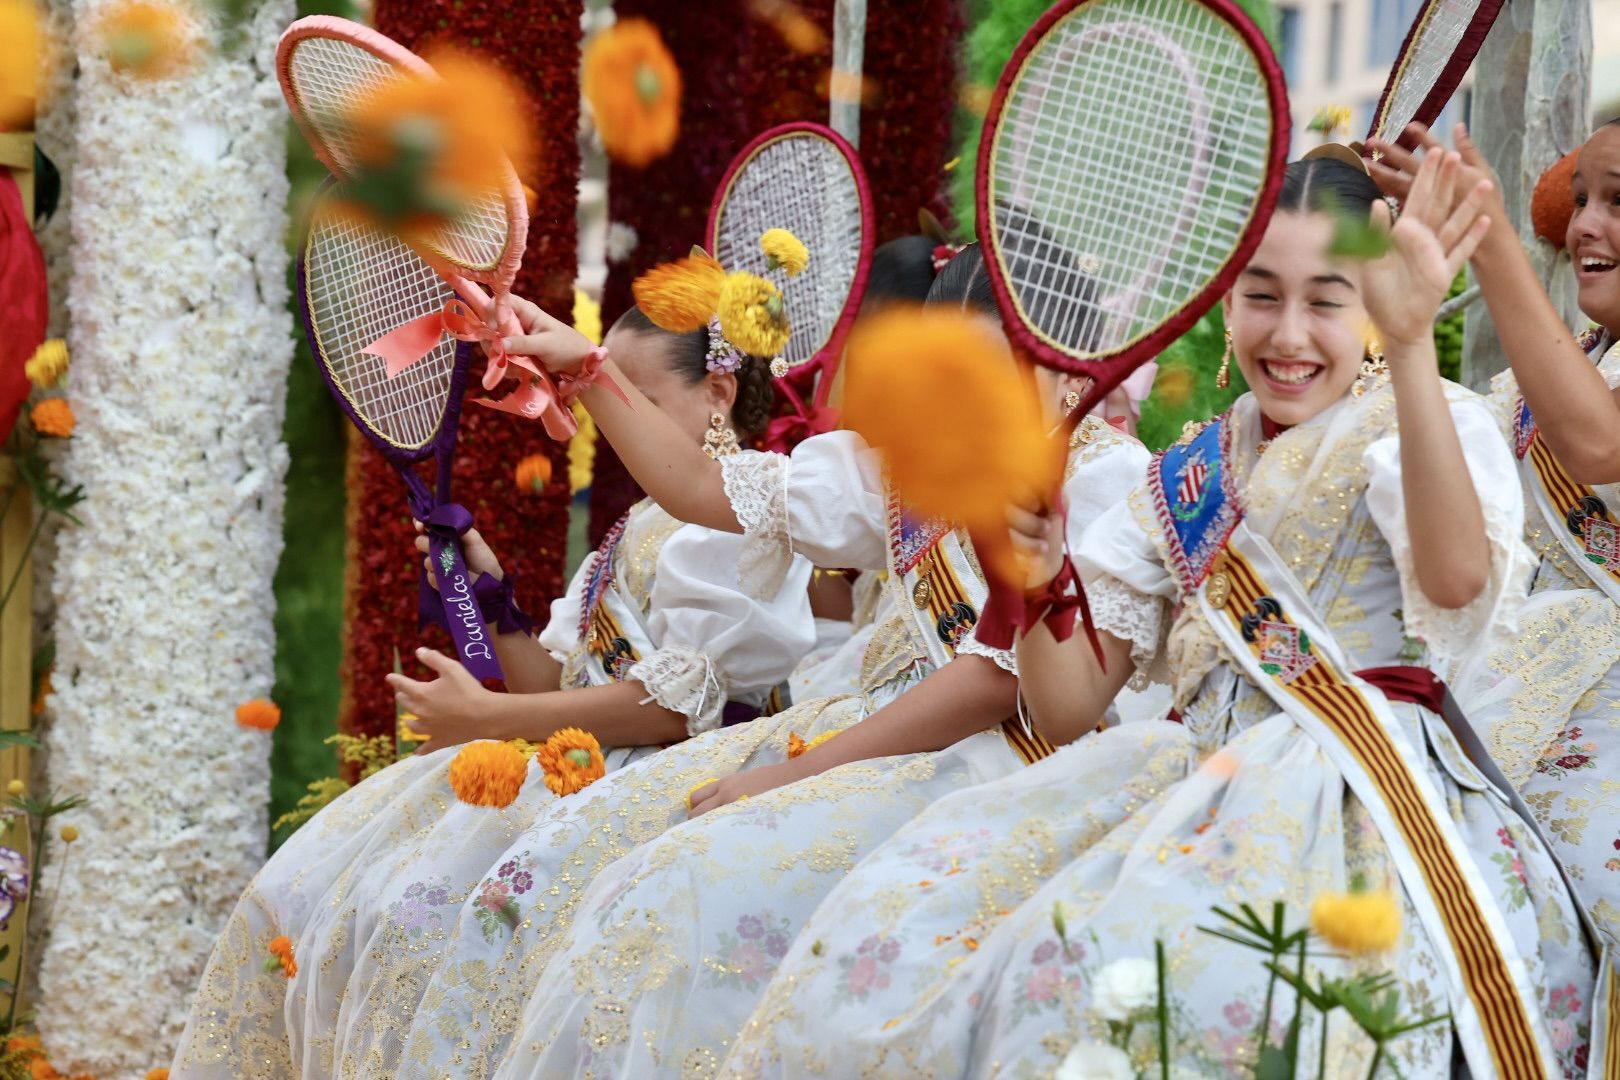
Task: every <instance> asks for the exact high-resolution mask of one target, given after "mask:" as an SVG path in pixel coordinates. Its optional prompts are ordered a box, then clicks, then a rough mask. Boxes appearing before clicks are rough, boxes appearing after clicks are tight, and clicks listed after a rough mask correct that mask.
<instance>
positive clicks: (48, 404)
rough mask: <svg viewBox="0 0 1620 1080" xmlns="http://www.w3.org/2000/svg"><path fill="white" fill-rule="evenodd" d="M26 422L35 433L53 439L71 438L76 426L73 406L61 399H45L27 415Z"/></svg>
mask: <svg viewBox="0 0 1620 1080" xmlns="http://www.w3.org/2000/svg"><path fill="white" fill-rule="evenodd" d="M28 421H29V423H31V424H33V425H34V430H35V431H36V432H38V433H39V434H41V435H49V436H50V437H51V438H53V439H66V438H69V437H71V436H72V435H73V429H74V427H75V426H76V425H77V424H78V420H77V419H76V418H75V417H74V415H73V406H71V405H69V404H68V403H67V402H66V401H65V400H63V399H62V398H46V399H45V400H44V401H42V402H40V403H39V404H38V405H35V406H34V407H33V409H32V410H30V411H29V413H28Z"/></svg>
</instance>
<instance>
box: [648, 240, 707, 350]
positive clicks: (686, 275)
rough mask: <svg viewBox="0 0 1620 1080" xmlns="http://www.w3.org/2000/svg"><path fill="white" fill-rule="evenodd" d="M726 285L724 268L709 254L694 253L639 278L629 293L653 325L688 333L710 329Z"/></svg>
mask: <svg viewBox="0 0 1620 1080" xmlns="http://www.w3.org/2000/svg"><path fill="white" fill-rule="evenodd" d="M725 285H726V271H725V269H724V268H723V267H722V266H721V265H720V264H719V263H717V262H715V261H714V260H713V259H712V258H710V257H709V256H708V255H705V254H703V253H702V252H699V251H694V252H692V254H690V255H687V256H686V257H685V258H680V259H676V260H675V261H674V262H667V263H661V264H659V265H658V266H655V267H653V268H652V269H651V270H648V271H647V272H646V273H645V274H642V275H641V276H640V277H638V278H636V280H635V282H634V284H632V285H631V286H630V294H631V295H632V296H633V297H635V301H636V307H638V308H640V309H641V313H642V314H643V315H645V316H647V318H649V319H651V320H652V321H653V323H654V325H656V326H661V327H663V328H664V329H665V330H669V331H671V332H672V333H676V334H685V333H689V332H691V331H693V330H696V329H698V328H699V327H703V326H707V325H708V323H709V320H710V319H712V318H714V313H715V311H716V310H718V309H719V307H720V291H721V290H722V289H724V288H725Z"/></svg>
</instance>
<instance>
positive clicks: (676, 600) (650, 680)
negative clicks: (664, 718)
mask: <svg viewBox="0 0 1620 1080" xmlns="http://www.w3.org/2000/svg"><path fill="white" fill-rule="evenodd" d="M749 542H750V541H749V538H747V537H745V536H738V535H736V534H734V533H722V532H715V531H714V530H712V529H705V528H701V527H699V526H697V525H684V526H682V527H681V528H680V529H678V530H676V531H675V533H674V534H673V535H672V536H670V538H669V539H668V540H666V541H664V545H663V547H662V549H661V550H660V551H659V554H658V574H657V577H656V579H655V580H654V582H653V588H652V595H651V598H650V602H649V610H648V618H647V630H648V635H649V636H650V637H651V638H652V640H653V641H654V642H656V643H657V645H658V649H657V651H656V652H654V653H653V654H652V655H651V656H646V657H643V658H642V659H641V660H640V661H639V662H637V663H636V664H634V665H633V666H632V667H631V668H630V670H629V671H628V672H627V675H628V677H629V678H632V679H635V680H637V681H639V682H640V683H641V684H642V685H643V686H645V687H646V688H647V694H648V698H649V700H651V701H656V702H657V703H658V704H660V705H662V706H663V707H664V708H666V709H669V710H671V711H673V712H678V713H684V714H685V715H686V717H687V723H686V730H687V731H688V733H690V734H692V735H697V734H699V733H701V732H704V731H709V730H711V729H713V728H717V727H719V726H720V723H721V713H722V711H723V710H724V709H725V706H726V702H727V701H728V700H736V701H746V702H748V703H750V704H759V703H761V702H763V701H764V700H765V698H766V697H767V696H768V695H769V694H770V692H771V689H772V688H773V687H775V686H776V685H777V684H778V683H780V682H782V681H783V680H785V679H786V678H787V677H788V675H790V674H791V673H792V671H793V669H794V667H795V666H796V665H797V664H798V662H799V660H800V658H801V657H803V656H804V654H805V653H807V652H809V651H810V647H811V645H813V644H814V643H815V621H814V619H813V618H812V617H811V614H810V598H809V597H810V594H809V587H810V569H811V568H810V564H809V563H808V562H806V561H805V560H804V559H802V558H792V557H790V558H789V560H788V565H787V566H786V568H785V569H784V571H783V577H782V581H781V584H780V585H779V586H778V588H777V589H776V591H775V593H774V594H773V595H771V596H770V597H767V598H765V599H756V598H754V597H752V596H751V595H749V594H748V593H747V592H746V591H745V590H744V589H743V588H742V586H741V584H740V582H739V577H738V564H739V560H740V559H741V557H742V554H743V551H744V549H745V547H746V546H747V545H748V543H749Z"/></svg>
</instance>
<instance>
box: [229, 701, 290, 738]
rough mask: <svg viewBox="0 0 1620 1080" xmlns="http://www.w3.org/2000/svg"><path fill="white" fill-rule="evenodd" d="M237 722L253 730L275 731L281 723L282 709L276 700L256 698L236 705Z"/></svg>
mask: <svg viewBox="0 0 1620 1080" xmlns="http://www.w3.org/2000/svg"><path fill="white" fill-rule="evenodd" d="M236 722H237V723H238V724H240V725H242V726H243V727H245V728H248V729H249V730H252V731H274V730H275V729H276V725H277V724H279V723H281V710H280V709H278V708H276V706H275V703H274V702H270V701H266V700H264V699H263V698H254V699H253V700H252V701H247V702H243V703H242V704H241V705H238V706H237V707H236Z"/></svg>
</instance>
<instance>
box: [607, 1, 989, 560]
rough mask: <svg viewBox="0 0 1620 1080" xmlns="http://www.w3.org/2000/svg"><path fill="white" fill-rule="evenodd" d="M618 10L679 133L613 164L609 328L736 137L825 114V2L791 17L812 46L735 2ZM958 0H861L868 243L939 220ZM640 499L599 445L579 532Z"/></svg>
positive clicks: (682, 229)
mask: <svg viewBox="0 0 1620 1080" xmlns="http://www.w3.org/2000/svg"><path fill="white" fill-rule="evenodd" d="M614 10H615V11H616V12H617V13H618V15H619V16H620V17H621V18H623V17H625V16H629V15H640V16H643V17H645V18H647V19H650V20H651V21H652V22H654V23H656V24H657V26H658V28H659V30H660V31H661V32H662V33H663V35H664V40H665V41H666V42H667V43H668V44H669V46H670V49H671V51H672V52H674V54H675V59H676V62H677V63H678V64H680V67H681V74H682V77H683V78H684V79H686V81H687V86H686V99H685V101H684V102H683V104H682V108H681V137H680V141H679V142H677V143H676V144H675V149H674V150H673V151H671V153H670V155H669V156H668V157H667V158H665V159H664V160H663V161H661V162H656V163H654V164H653V165H651V166H650V167H648V168H646V169H630V168H624V167H620V166H617V165H616V166H614V167H613V168H612V169H611V170H610V174H609V178H608V204H609V213H610V215H611V218H612V220H613V221H617V222H623V223H625V224H627V225H630V226H631V227H632V228H634V229H635V230H636V236H637V240H638V242H637V244H636V248H635V251H634V253H633V254H632V255H631V256H630V258H629V259H628V260H626V261H625V262H622V263H617V264H615V265H614V266H612V267H611V268H610V270H609V273H608V279H607V284H606V287H605V288H604V290H603V296H602V315H603V318H604V320H605V321H606V324H607V325H612V321H613V320H614V319H616V318H618V317H619V315H620V314H622V313H623V312H624V309H625V308H626V307H628V306H629V304H630V283H631V281H632V280H634V278H635V276H636V275H637V274H639V273H641V272H642V271H643V270H646V269H647V268H648V267H650V266H653V265H655V264H657V263H659V262H663V261H665V260H666V259H670V258H674V257H676V256H678V255H681V254H684V253H685V252H686V250H687V249H688V248H689V247H691V245H693V244H695V243H699V242H701V240H702V234H703V227H704V223H705V221H706V219H707V216H708V209H709V200H710V199H711V198H712V197H713V195H714V189H715V187H716V186H717V185H718V184H719V183H720V178H721V176H722V175H724V173H725V168H726V164H727V163H728V162H729V161H730V160H731V158H732V157H733V155H735V154H736V152H737V151H738V150H740V149H741V148H742V146H743V144H744V143H746V142H747V141H748V140H749V139H750V138H752V137H753V136H755V135H757V134H758V133H759V132H761V131H764V130H765V129H766V128H769V127H771V126H773V125H775V124H781V123H786V122H788V121H791V120H819V121H822V122H825V121H826V118H827V98H826V92H827V87H828V76H829V72H830V69H831V64H832V56H831V42H832V11H833V0H807V2H805V3H802V4H800V5H798V11H799V13H800V14H801V15H802V16H803V17H804V18H806V19H808V20H809V21H810V22H811V23H813V24H814V25H815V26H816V27H817V28H818V29H819V30H820V31H821V33H822V35H823V37H824V43H823V45H822V47H821V48H820V49H818V50H816V51H813V52H809V53H798V52H795V51H794V50H793V49H791V48H790V47H789V46H788V45H787V43H786V41H785V40H784V38H783V36H782V35H781V34H780V33H779V32H778V31H777V29H776V27H775V26H774V25H773V24H772V23H770V22H768V21H763V20H761V19H758V18H754V17H751V16H750V15H749V14H748V12H749V11H750V4H749V3H748V2H747V0H729V2H724V3H693V2H691V0H618V2H617V3H615V4H614ZM962 27H963V13H962V3H961V0H907V2H906V3H903V4H902V3H881V4H872V5H871V7H870V10H869V14H868V16H867V27H866V58H865V63H864V67H865V77H864V81H863V101H864V103H865V104H864V106H863V107H862V109H861V133H860V146H861V159H862V163H863V164H864V165H865V167H866V172H867V177H868V179H869V180H870V181H871V185H872V192H873V195H874V198H875V202H876V209H877V215H878V237H877V238H878V242H879V243H882V242H883V241H886V240H890V239H893V238H894V237H896V236H903V235H905V234H907V233H911V232H915V231H916V230H917V211H918V209H920V208H922V207H928V208H929V209H932V210H933V211H934V212H935V213H936V214H938V215H940V216H941V217H947V213H946V211H947V201H946V198H945V173H944V166H945V162H946V161H947V160H949V158H950V156H951V154H952V153H953V151H952V149H951V121H952V118H953V115H954V111H955V107H956V75H957V51H958V50H957V45H958V42H959V41H960V39H961V35H962ZM637 497H639V493H638V492H637V491H636V488H635V485H634V483H633V482H632V481H631V480H630V478H629V477H628V476H627V475H626V474H625V472H624V469H623V466H621V465H620V464H619V462H618V459H617V458H616V457H614V456H613V452H612V450H611V448H609V447H608V446H606V444H605V443H604V444H601V445H599V446H598V450H597V458H596V475H595V480H594V482H593V485H592V490H591V522H590V535H591V537H592V538H593V540H594V539H595V538H597V537H600V536H601V535H602V534H603V533H604V532H606V531H607V529H608V528H609V527H610V526H611V525H612V524H613V522H614V521H615V520H617V518H618V517H619V515H620V514H622V513H623V512H624V510H625V509H626V508H627V507H628V506H629V505H630V504H631V503H632V502H633V501H635V499H636V498H637Z"/></svg>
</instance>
